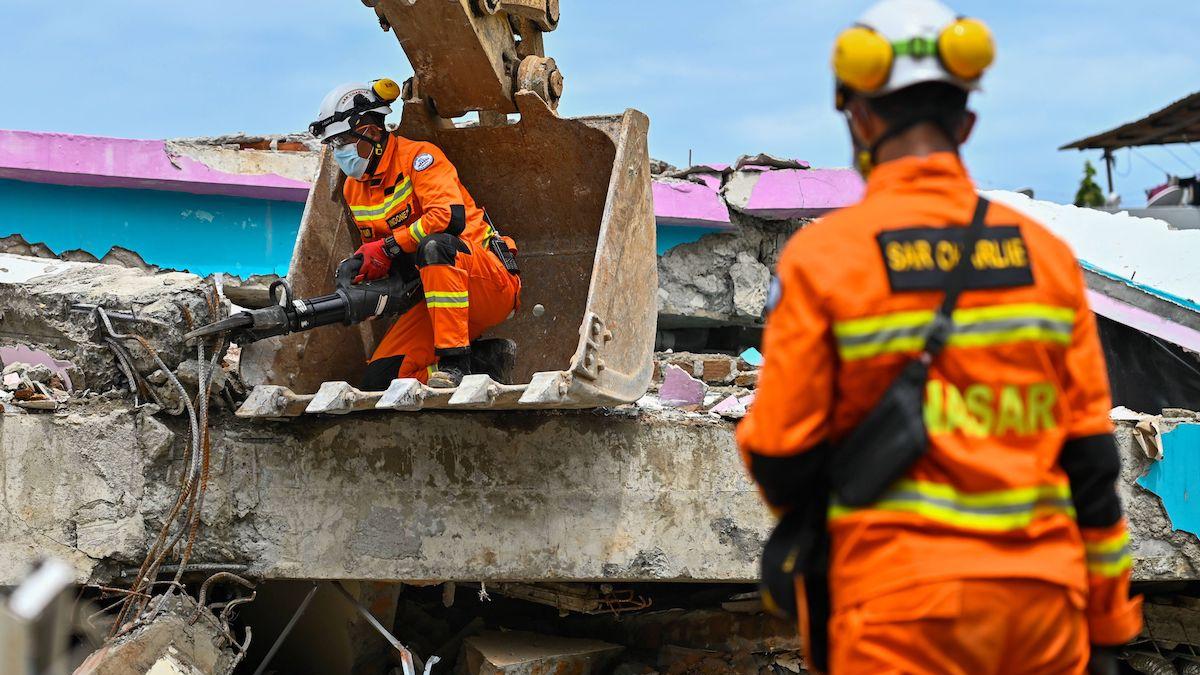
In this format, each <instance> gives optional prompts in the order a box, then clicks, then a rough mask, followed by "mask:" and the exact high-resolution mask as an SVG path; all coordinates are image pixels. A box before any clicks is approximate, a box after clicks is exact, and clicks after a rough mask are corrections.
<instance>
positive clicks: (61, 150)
mask: <svg viewBox="0 0 1200 675" xmlns="http://www.w3.org/2000/svg"><path fill="white" fill-rule="evenodd" d="M0 178H10V179H14V180H22V181H29V182H34V183H53V184H57V185H80V186H87V187H118V188H141V189H150V190H168V191H175V192H191V193H194V194H213V195H228V196H233V197H250V198H254V199H275V200H281V201H293V202H302V201H304V200H305V199H307V197H308V190H309V184H308V183H306V182H304V181H299V180H293V179H291V178H284V177H283V176H277V175H274V174H267V175H243V174H233V173H225V172H223V171H217V170H214V169H211V168H209V167H207V166H205V165H204V164H201V163H200V162H197V161H195V160H192V159H189V158H187V157H172V156H170V155H168V154H167V151H166V144H165V143H164V142H163V141H141V140H132V139H127V138H105V137H100V136H77V135H71V134H53V133H41V132H35V131H8V130H0Z"/></svg>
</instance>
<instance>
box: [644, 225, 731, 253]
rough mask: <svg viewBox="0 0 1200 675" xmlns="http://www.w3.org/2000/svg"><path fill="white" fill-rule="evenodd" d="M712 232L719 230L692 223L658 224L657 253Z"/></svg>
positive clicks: (688, 242)
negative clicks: (696, 225)
mask: <svg viewBox="0 0 1200 675" xmlns="http://www.w3.org/2000/svg"><path fill="white" fill-rule="evenodd" d="M713 232H720V230H714V229H710V228H707V227H695V226H692V225H659V226H658V254H659V255H662V254H664V253H666V252H667V251H670V250H671V249H673V248H675V247H676V246H678V245H680V244H690V243H692V242H694V241H696V240H698V239H700V237H703V236H704V235H706V234H712V233H713Z"/></svg>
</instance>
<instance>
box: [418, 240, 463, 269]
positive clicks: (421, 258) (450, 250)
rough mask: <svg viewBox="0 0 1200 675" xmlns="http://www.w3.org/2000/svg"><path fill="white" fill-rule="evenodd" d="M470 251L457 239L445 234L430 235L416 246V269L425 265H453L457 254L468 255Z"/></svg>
mask: <svg viewBox="0 0 1200 675" xmlns="http://www.w3.org/2000/svg"><path fill="white" fill-rule="evenodd" d="M470 251H471V249H469V248H467V245H466V244H464V243H463V241H462V240H461V239H459V238H458V237H456V236H454V235H452V234H449V233H447V232H438V233H437V234H431V235H429V236H428V237H426V238H425V241H422V242H421V243H420V244H418V245H417V267H425V266H426V265H453V264H454V261H455V260H457V259H458V254H459V252H463V253H470Z"/></svg>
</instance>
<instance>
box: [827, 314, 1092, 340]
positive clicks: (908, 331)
mask: <svg viewBox="0 0 1200 675" xmlns="http://www.w3.org/2000/svg"><path fill="white" fill-rule="evenodd" d="M929 326H930V323H923V324H921V325H919V326H907V327H902V328H885V329H883V330H880V331H876V332H874V333H865V334H862V335H844V336H840V337H838V338H837V342H838V345H839V346H841V347H853V346H856V345H865V344H874V343H876V342H888V341H890V340H895V339H898V338H919V337H924V336H925V333H926V332H927V331H928V330H929ZM1020 328H1041V329H1044V330H1048V331H1053V332H1058V333H1070V332H1071V329H1072V325H1071V324H1069V323H1066V322H1063V321H1054V320H1052V319H1045V318H1041V317H1028V318H1022V319H996V320H990V321H976V322H971V323H964V324H958V323H956V324H954V327H953V329H952V330H951V335H971V334H978V333H994V332H999V331H1008V330H1017V329H1020Z"/></svg>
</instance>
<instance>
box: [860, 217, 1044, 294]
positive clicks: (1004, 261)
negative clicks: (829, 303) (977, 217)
mask: <svg viewBox="0 0 1200 675" xmlns="http://www.w3.org/2000/svg"><path fill="white" fill-rule="evenodd" d="M966 233H967V228H965V227H946V228H941V227H910V228H906V229H903V230H888V231H885V232H880V233H879V235H878V236H877V237H876V241H878V242H879V252H880V254H881V255H882V256H883V264H884V266H885V267H886V268H887V275H888V285H889V286H891V288H892V290H893V291H928V290H939V289H942V288H944V287H945V285H946V276H947V273H948V272H949V271H950V270H952V269H954V268H955V267H957V266H958V262H959V259H960V258H962V247H963V238H964V237H965V236H966ZM968 260H969V262H970V264H971V267H972V269H971V270H970V271H969V273H968V274H967V278H966V281H965V282H964V286H965V287H966V288H976V289H979V288H1013V287H1017V286H1032V285H1033V267H1032V266H1031V264H1030V259H1029V248H1028V247H1027V246H1026V245H1025V239H1024V237H1022V236H1021V228H1020V227H1018V226H1016V225H991V226H988V228H987V229H986V230H985V231H984V233H983V235H982V236H981V237H980V238H979V241H977V242H975V250H974V251H973V252H972V253H971V256H970V257H969V258H968Z"/></svg>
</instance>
